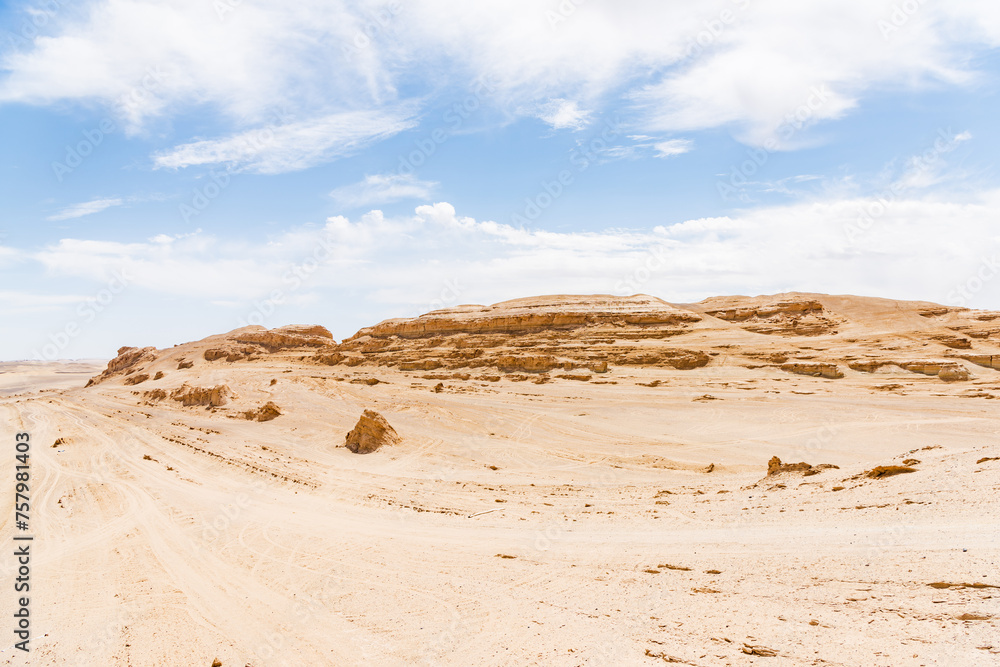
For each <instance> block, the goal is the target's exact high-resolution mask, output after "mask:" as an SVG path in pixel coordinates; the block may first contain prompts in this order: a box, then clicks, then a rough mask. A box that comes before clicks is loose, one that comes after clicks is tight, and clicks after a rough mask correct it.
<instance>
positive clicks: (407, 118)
mask: <svg viewBox="0 0 1000 667" xmlns="http://www.w3.org/2000/svg"><path fill="white" fill-rule="evenodd" d="M415 125H416V120H415V119H414V118H413V114H412V110H411V108H410V107H409V106H408V105H404V106H402V107H398V108H396V109H395V110H387V111H350V112H345V113H338V114H332V115H329V116H324V117H322V118H316V119H311V120H307V121H300V122H289V123H285V124H281V125H269V126H265V127H262V128H257V129H254V130H249V131H246V132H241V133H239V134H235V135H233V136H230V137H226V138H224V139H208V140H203V141H195V142H192V143H189V144H184V145H182V146H177V147H176V148H173V149H171V150H169V151H167V152H164V153H160V154H158V155H156V156H154V163H155V165H156V167H158V168H171V169H178V168H183V167H191V166H196V165H219V164H221V165H226V166H227V167H229V168H230V169H232V170H235V171H250V172H254V173H259V174H280V173H284V172H289V171H298V170H301V169H306V168H308V167H312V166H315V165H317V164H321V163H323V162H327V161H330V160H333V159H336V158H339V157H344V156H345V155H350V154H352V153H355V152H357V151H359V150H361V149H362V148H364V147H365V146H368V145H370V144H372V143H374V142H376V141H379V140H382V139H385V138H387V137H390V136H392V135H394V134H397V133H399V132H402V131H403V130H407V129H409V128H412V127H414V126H415Z"/></svg>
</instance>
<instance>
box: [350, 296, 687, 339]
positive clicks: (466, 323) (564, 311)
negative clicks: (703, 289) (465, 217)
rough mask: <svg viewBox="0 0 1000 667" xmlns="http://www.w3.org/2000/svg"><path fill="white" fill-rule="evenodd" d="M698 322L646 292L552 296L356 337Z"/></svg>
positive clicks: (431, 317) (390, 325)
mask: <svg viewBox="0 0 1000 667" xmlns="http://www.w3.org/2000/svg"><path fill="white" fill-rule="evenodd" d="M699 320H701V317H700V316H699V315H697V314H696V313H693V312H691V311H687V310H683V309H681V308H677V307H676V306H672V305H670V304H669V303H667V302H666V301H663V300H661V299H657V298H656V297H652V296H647V295H644V294H639V295H635V296H629V297H617V296H611V295H606V294H598V295H590V296H577V295H553V296H539V297H528V298H524V299H514V300H511V301H503V302H501V303H496V304H493V305H492V306H478V305H464V306H456V307H455V308H446V309H443V310H435V311H433V312H430V313H427V314H425V315H421V316H420V317H416V318H413V319H392V320H386V321H384V322H382V323H380V324H376V325H375V326H373V327H367V328H365V329H362V330H360V331H359V332H358V333H357V335H356V337H361V336H371V337H373V338H382V337H386V336H392V335H395V336H401V337H410V336H427V335H432V334H456V333H463V332H464V333H487V332H496V333H515V332H528V331H539V330H544V329H575V328H578V327H585V326H596V325H602V324H605V325H607V324H610V325H618V326H621V325H635V326H669V325H675V326H678V327H683V326H684V325H686V324H690V323H693V322H697V321H699Z"/></svg>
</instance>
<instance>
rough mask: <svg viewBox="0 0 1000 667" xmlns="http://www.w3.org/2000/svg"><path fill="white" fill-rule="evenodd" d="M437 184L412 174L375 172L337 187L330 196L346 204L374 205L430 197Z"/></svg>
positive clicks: (353, 205)
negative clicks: (362, 178) (354, 181)
mask: <svg viewBox="0 0 1000 667" xmlns="http://www.w3.org/2000/svg"><path fill="white" fill-rule="evenodd" d="M437 185H438V184H437V183H434V182H433V181H422V180H420V179H418V178H417V177H416V176H414V175H412V174H374V175H370V176H365V178H364V180H363V181H360V182H359V183H352V184H351V185H345V186H343V187H339V188H335V189H334V190H331V191H330V196H331V197H333V199H334V200H335V201H337V202H338V203H340V204H342V205H344V206H350V207H357V206H373V205H377V204H385V203H388V202H394V201H399V200H401V199H429V198H430V196H431V192H433V190H434V188H436V187H437Z"/></svg>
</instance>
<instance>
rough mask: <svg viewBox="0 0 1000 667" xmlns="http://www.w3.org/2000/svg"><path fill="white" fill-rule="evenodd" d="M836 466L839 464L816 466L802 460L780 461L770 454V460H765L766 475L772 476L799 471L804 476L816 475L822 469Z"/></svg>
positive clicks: (836, 467)
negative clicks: (795, 461) (796, 461)
mask: <svg viewBox="0 0 1000 667" xmlns="http://www.w3.org/2000/svg"><path fill="white" fill-rule="evenodd" d="M838 468H839V466H835V465H833V464H831V463H820V464H819V465H816V466H814V465H810V464H808V463H805V462H803V461H800V462H799V463H782V462H781V459H779V458H778V457H777V456H772V457H771V460H770V461H768V462H767V476H768V477H774V476H775V475H783V474H786V473H796V472H800V473H802V474H803V475H804V476H806V477H808V476H810V475H818V474H819V473H820V472H821V471H823V470H829V469H838Z"/></svg>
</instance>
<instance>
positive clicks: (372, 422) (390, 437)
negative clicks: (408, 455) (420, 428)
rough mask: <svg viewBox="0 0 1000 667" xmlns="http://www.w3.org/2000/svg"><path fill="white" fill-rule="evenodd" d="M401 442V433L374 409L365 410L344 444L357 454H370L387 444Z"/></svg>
mask: <svg viewBox="0 0 1000 667" xmlns="http://www.w3.org/2000/svg"><path fill="white" fill-rule="evenodd" d="M398 443H399V435H398V434H397V433H396V431H395V429H393V428H392V426H390V425H389V422H387V421H386V419H385V417H383V416H382V415H380V414H379V413H377V412H375V411H374V410H365V411H364V413H363V414H362V415H361V419H359V420H358V423H357V425H356V426H355V427H354V429H353V430H351V432H350V433H348V434H347V438H346V439H345V442H344V446H345V447H347V448H348V449H349V450H351V451H352V452H354V453H355V454H370V453H371V452H374V451H375V450H377V449H379V448H380V447H383V446H385V445H395V444H398Z"/></svg>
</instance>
